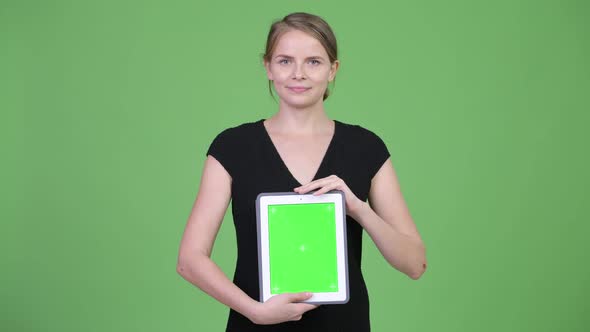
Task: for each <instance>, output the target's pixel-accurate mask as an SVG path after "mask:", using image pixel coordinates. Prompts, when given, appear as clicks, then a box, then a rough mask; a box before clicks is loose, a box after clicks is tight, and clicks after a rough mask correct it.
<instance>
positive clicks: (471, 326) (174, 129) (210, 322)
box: [0, 0, 590, 332]
mask: <svg viewBox="0 0 590 332" xmlns="http://www.w3.org/2000/svg"><path fill="white" fill-rule="evenodd" d="M295 11H308V12H311V13H315V14H317V15H320V16H322V17H324V18H325V19H326V20H327V21H328V23H330V24H331V26H332V27H333V29H334V31H335V33H336V36H337V39H338V43H339V44H338V45H339V48H338V49H339V59H340V61H341V66H340V70H339V72H338V75H337V79H336V83H335V84H334V85H331V89H332V95H331V96H330V98H328V100H326V103H325V106H326V111H327V113H328V116H329V117H331V118H333V119H338V120H340V121H343V122H346V123H352V124H358V125H361V126H364V127H366V128H368V129H370V130H372V131H374V132H375V133H377V134H378V135H379V136H380V137H381V138H382V139H383V140H384V142H385V143H386V144H387V147H388V148H389V150H390V153H391V161H392V163H393V165H394V168H395V170H396V172H397V175H398V177H399V181H400V185H401V189H402V192H403V194H404V197H405V199H406V202H407V204H408V207H409V208H410V211H411V213H412V217H413V219H414V222H415V223H416V225H417V227H418V230H419V231H420V234H421V235H422V237H423V239H424V242H425V245H426V250H427V259H428V269H427V271H426V273H425V274H424V275H423V276H422V277H421V278H420V279H418V280H412V279H410V278H409V277H407V276H406V275H404V274H402V273H400V272H399V271H397V270H395V269H394V268H392V267H391V266H389V265H388V263H387V262H386V261H385V259H384V258H383V257H382V256H381V254H380V252H379V251H378V250H377V248H376V246H375V244H374V243H373V242H372V240H371V238H370V237H368V236H367V235H366V234H365V236H364V243H363V274H364V276H365V280H366V283H367V288H368V292H369V297H370V303H371V323H372V328H373V331H376V332H380V331H383V332H388V331H405V332H410V331H433V330H436V331H439V332H443V331H450V332H458V331H480V332H484V331H490V332H491V331H493V332H496V331H535V332H541V331H548V332H549V331H551V332H553V331H570V332H577V331H587V330H588V326H590V320H589V318H588V315H587V313H588V308H590V303H589V300H588V298H589V295H590V286H589V280H590V268H589V267H588V261H589V259H588V256H589V255H588V253H589V252H590V245H589V243H590V241H588V237H589V236H590V222H589V217H588V216H589V212H590V211H589V206H590V204H589V197H590V192H589V189H588V188H589V186H590V176H589V171H588V170H589V169H590V157H589V153H588V150H589V149H588V145H589V144H588V143H589V142H590V135H589V134H588V127H589V124H590V61H588V59H590V38H589V33H590V20H589V19H588V18H589V17H590V5H589V2H587V1H577V0H559V1H558V0H554V1H548V0H539V1H533V0H520V1H519V0H510V1H508V0H499V1H467V0H449V1H360V2H359V1H357V2H354V1H349V2H342V1H297V2H283V1H254V2H248V1H232V2H230V1H187V0H167V1H155V0H145V1H131V0H117V1H112V0H105V1H82V0H80V1H62V0H54V1H27V0H21V1H11V0H4V1H0V110H1V112H2V121H0V123H1V128H2V130H0V133H1V135H2V142H3V143H6V144H5V145H3V146H5V148H3V155H2V170H3V171H2V189H3V190H2V193H3V194H2V195H3V200H2V209H1V211H2V212H1V215H2V217H1V225H2V226H1V227H2V228H1V231H0V236H1V241H0V255H1V260H0V262H1V271H2V273H0V303H1V304H0V330H2V331H11V332H12V331H51V332H53V331H55V332H57V331H59V332H65V331H76V332H78V331H86V332H90V331H142V332H148V331H223V329H224V327H225V323H226V319H227V314H228V308H227V307H225V306H224V305H222V304H220V303H219V302H217V301H216V300H215V299H213V298H212V297H210V296H209V295H207V294H205V293H204V292H202V291H201V290H199V289H198V288H197V287H195V286H194V285H192V284H190V283H188V282H187V281H185V280H184V279H182V277H180V276H179V275H178V274H177V272H176V262H177V255H178V247H179V244H180V239H181V235H182V232H183V230H184V227H185V223H186V220H187V218H188V216H189V213H190V210H191V208H192V204H193V202H194V199H195V197H196V194H197V190H198V187H199V182H200V176H201V171H202V167H203V164H204V161H205V159H206V156H205V152H206V151H207V148H208V146H209V144H210V143H211V141H212V140H213V138H214V137H215V135H217V134H218V133H219V132H221V131H222V130H223V129H225V128H228V127H230V126H235V125H237V124H240V123H244V122H250V121H255V120H258V119H261V118H268V117H271V116H272V115H273V114H274V113H275V112H277V110H278V104H277V103H276V102H275V101H274V100H273V99H272V98H271V96H270V95H269V92H268V85H267V80H266V75H265V72H264V68H263V66H262V63H261V60H260V57H261V54H262V52H263V51H264V43H265V40H266V36H267V32H268V28H269V27H270V24H271V23H272V21H273V20H275V19H280V18H282V17H283V16H285V15H286V14H288V13H291V12H295ZM275 96H276V94H275ZM277 98H278V97H277ZM253 204H254V202H253ZM235 241H236V239H235V232H234V227H233V224H232V216H231V210H228V212H227V214H226V216H225V219H224V222H223V224H222V226H221V229H220V231H219V235H218V237H217V240H216V242H215V245H214V249H213V253H212V258H213V260H214V261H215V262H216V263H217V264H218V265H219V266H220V268H221V269H222V270H223V271H224V272H225V273H226V275H228V277H229V278H230V279H231V277H232V276H233V272H234V271H233V269H234V266H235V261H236V242H235Z"/></svg>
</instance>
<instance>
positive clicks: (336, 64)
mask: <svg viewBox="0 0 590 332" xmlns="http://www.w3.org/2000/svg"><path fill="white" fill-rule="evenodd" d="M339 67H340V61H339V60H334V62H333V63H332V66H331V68H330V76H329V79H328V81H330V82H332V81H333V80H334V78H335V77H336V72H337V71H338V68H339Z"/></svg>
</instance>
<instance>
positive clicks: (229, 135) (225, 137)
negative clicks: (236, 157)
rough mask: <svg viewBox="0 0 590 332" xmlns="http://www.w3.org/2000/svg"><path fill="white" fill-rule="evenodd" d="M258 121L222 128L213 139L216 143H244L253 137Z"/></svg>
mask: <svg viewBox="0 0 590 332" xmlns="http://www.w3.org/2000/svg"><path fill="white" fill-rule="evenodd" d="M257 124H259V121H252V122H244V123H239V124H233V125H230V126H229V127H227V126H226V127H224V128H221V129H219V130H218V133H217V135H216V137H215V140H216V141H223V142H224V143H236V144H239V143H240V142H244V141H246V140H248V139H249V138H252V137H254V135H252V134H253V133H254V132H255V130H256V126H257Z"/></svg>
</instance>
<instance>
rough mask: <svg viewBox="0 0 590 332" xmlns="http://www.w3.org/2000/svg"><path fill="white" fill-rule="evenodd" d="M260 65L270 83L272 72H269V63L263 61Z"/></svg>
mask: <svg viewBox="0 0 590 332" xmlns="http://www.w3.org/2000/svg"><path fill="white" fill-rule="evenodd" d="M262 64H263V65H264V69H265V70H266V77H267V78H268V79H269V80H271V81H272V80H273V78H272V72H271V71H270V63H269V62H266V61H264V60H263V61H262Z"/></svg>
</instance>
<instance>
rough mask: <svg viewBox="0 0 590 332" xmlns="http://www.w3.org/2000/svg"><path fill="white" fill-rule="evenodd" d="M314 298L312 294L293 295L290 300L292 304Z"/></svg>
mask: <svg viewBox="0 0 590 332" xmlns="http://www.w3.org/2000/svg"><path fill="white" fill-rule="evenodd" d="M311 296H312V294H311V293H310V292H301V293H292V294H291V296H290V297H289V299H290V300H291V302H298V301H304V300H307V299H309V298H310V297H311Z"/></svg>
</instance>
